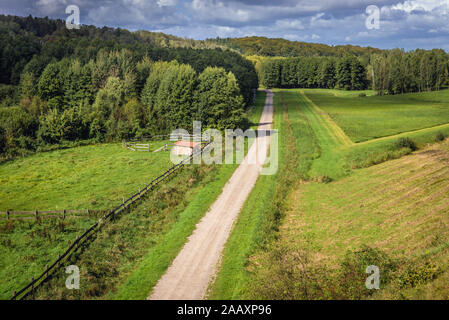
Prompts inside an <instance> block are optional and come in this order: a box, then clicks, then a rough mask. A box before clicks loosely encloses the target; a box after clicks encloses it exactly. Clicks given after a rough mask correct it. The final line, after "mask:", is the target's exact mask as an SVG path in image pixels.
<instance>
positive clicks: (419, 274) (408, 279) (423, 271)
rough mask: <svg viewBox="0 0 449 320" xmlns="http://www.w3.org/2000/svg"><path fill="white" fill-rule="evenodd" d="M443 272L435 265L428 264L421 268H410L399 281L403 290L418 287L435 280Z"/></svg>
mask: <svg viewBox="0 0 449 320" xmlns="http://www.w3.org/2000/svg"><path fill="white" fill-rule="evenodd" d="M440 272H441V270H440V269H439V268H438V267H437V266H436V265H434V264H432V263H430V262H426V263H425V264H424V265H421V266H416V265H413V266H410V267H409V268H407V269H406V270H405V272H404V273H402V274H401V275H400V277H399V279H398V281H399V285H400V287H401V288H406V287H412V288H414V287H416V286H418V285H421V284H425V283H427V282H428V281H430V280H433V279H435V278H436V277H437V276H438V274H439V273H440Z"/></svg>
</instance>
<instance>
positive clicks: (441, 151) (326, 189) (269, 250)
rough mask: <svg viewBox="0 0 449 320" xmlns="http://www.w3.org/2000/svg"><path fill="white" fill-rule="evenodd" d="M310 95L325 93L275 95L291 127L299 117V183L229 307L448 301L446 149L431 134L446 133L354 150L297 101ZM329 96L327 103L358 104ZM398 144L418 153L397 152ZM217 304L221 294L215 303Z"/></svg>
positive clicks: (333, 125) (328, 122) (310, 106)
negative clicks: (274, 302)
mask: <svg viewBox="0 0 449 320" xmlns="http://www.w3.org/2000/svg"><path fill="white" fill-rule="evenodd" d="M318 91H322V92H324V93H326V94H327V93H332V90H326V91H324V90H304V91H303V90H279V91H277V94H278V95H279V96H281V98H280V100H282V101H284V102H285V104H286V105H287V110H288V117H289V118H290V119H291V120H292V124H293V127H294V126H298V125H300V122H297V119H300V118H302V119H304V120H306V122H305V123H301V128H302V129H305V128H308V129H309V130H307V132H302V133H301V134H300V135H299V136H297V135H295V134H293V135H292V136H293V137H294V139H295V140H296V141H297V143H298V144H297V148H296V153H297V154H296V156H297V157H298V159H301V161H300V163H299V165H298V166H296V167H295V166H291V167H289V171H290V175H292V176H293V175H295V174H298V173H299V176H300V177H301V178H300V179H297V180H296V183H294V184H291V185H290V186H289V187H288V189H287V190H286V192H284V194H285V195H284V197H285V198H286V200H285V202H284V203H283V205H282V206H279V208H278V210H277V212H276V215H277V216H278V217H279V222H278V224H277V225H275V226H274V227H273V229H272V237H273V239H274V240H273V241H271V242H270V243H266V244H265V246H264V247H263V248H259V249H258V250H255V251H253V252H252V253H251V255H250V256H248V258H247V260H246V266H245V270H246V272H247V273H246V274H247V277H248V278H249V280H247V281H246V282H245V285H244V287H243V288H238V287H237V286H235V289H234V291H231V290H227V291H228V292H230V293H228V294H229V295H230V294H233V298H237V299H238V298H251V299H373V298H374V299H376V298H379V299H413V298H419V299H431V298H435V299H449V289H448V286H447V283H449V214H448V213H449V198H448V196H447V195H448V193H449V187H448V183H447V182H448V180H449V168H448V164H449V141H448V140H446V141H444V142H436V141H437V140H441V139H437V134H438V133H440V132H442V133H443V134H444V135H445V136H446V137H447V131H444V130H441V128H436V129H429V130H428V129H425V130H424V131H419V132H416V131H415V132H409V131H408V130H409V128H405V129H404V130H405V132H404V133H403V134H400V135H395V136H390V137H385V138H380V139H374V140H368V141H365V142H361V143H354V142H352V141H350V140H349V141H348V137H347V136H346V137H345V135H344V133H342V129H341V128H340V127H338V124H337V122H336V121H335V119H333V118H332V117H330V116H329V115H328V114H327V113H326V112H325V111H323V110H325V109H326V105H325V104H322V105H319V107H317V106H316V105H315V104H314V102H315V101H313V102H312V101H310V98H309V94H307V96H304V95H303V92H309V93H310V92H318ZM337 93H338V94H332V96H333V97H334V99H339V97H351V96H352V97H353V98H355V97H357V93H356V92H352V93H347V92H337ZM366 93H367V94H369V92H366ZM437 94H439V93H437ZM417 95H419V94H417ZM363 99H365V98H363ZM429 99H430V98H429ZM435 99H436V98H435ZM278 101H279V100H278ZM275 102H276V100H275ZM276 107H278V108H279V107H281V105H280V103H278V104H276ZM342 108H343V107H342ZM412 125H413V123H412ZM411 128H412V129H413V128H414V127H413V126H412V127H411ZM381 130H382V128H381V127H379V128H378V131H379V132H380V131H381ZM440 130H441V131H440ZM293 132H296V131H295V129H294V128H293ZM404 136H405V137H410V138H411V139H412V140H413V141H415V142H416V144H417V146H418V147H419V148H420V150H419V151H415V152H412V150H411V149H410V148H408V147H403V146H401V145H397V144H396V142H397V141H398V138H399V137H404ZM312 145H313V146H315V147H314V148H308V147H307V146H312ZM294 151H295V150H293V149H291V153H294ZM304 163H308V165H307V166H304V165H303V164H304ZM379 163H380V164H379ZM376 164H377V165H376ZM357 168H363V169H357ZM261 204H262V203H261ZM370 265H375V266H378V267H379V269H380V275H381V277H380V290H368V289H366V287H365V281H366V279H367V277H368V276H369V274H367V273H366V268H367V267H368V266H370ZM266 279H270V281H266ZM231 288H232V287H231ZM236 289H238V291H236ZM224 293H225V294H226V292H224ZM221 296H226V295H224V294H223V295H218V294H217V295H215V296H214V297H217V298H219V297H221Z"/></svg>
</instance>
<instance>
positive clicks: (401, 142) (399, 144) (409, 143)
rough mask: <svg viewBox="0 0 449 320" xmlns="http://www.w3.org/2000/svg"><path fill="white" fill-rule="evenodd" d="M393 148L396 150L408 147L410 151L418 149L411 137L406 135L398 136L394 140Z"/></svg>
mask: <svg viewBox="0 0 449 320" xmlns="http://www.w3.org/2000/svg"><path fill="white" fill-rule="evenodd" d="M395 148H396V149H397V150H400V149H404V148H408V149H410V150H412V151H415V150H417V149H418V147H417V146H416V144H415V142H414V141H413V140H412V139H410V138H407V137H405V138H399V139H398V140H397V141H396V143H395Z"/></svg>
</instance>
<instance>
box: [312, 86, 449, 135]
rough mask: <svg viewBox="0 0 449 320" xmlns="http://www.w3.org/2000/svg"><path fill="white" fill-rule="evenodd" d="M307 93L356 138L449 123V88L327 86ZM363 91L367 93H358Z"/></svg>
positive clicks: (344, 129)
mask: <svg viewBox="0 0 449 320" xmlns="http://www.w3.org/2000/svg"><path fill="white" fill-rule="evenodd" d="M304 93H305V94H306V95H307V97H308V98H310V99H311V100H312V101H313V102H314V103H315V104H316V105H317V106H319V107H320V108H321V109H322V110H324V111H325V112H326V113H328V114H329V115H330V116H331V117H332V119H333V120H334V121H335V122H336V123H337V124H338V125H339V126H340V127H341V128H342V129H343V131H344V132H345V133H346V134H347V135H348V136H349V137H350V138H351V140H352V141H353V142H362V141H368V140H371V139H375V138H380V137H386V136H391V135H395V134H399V133H402V132H408V131H414V130H419V129H424V128H429V127H434V126H438V125H442V124H447V123H449V90H443V91H437V92H425V93H410V94H403V95H388V96H374V95H370V94H372V93H370V92H369V91H368V92H367V91H355V92H344V91H337V90H324V89H323V90H320V89H313V90H308V89H305V90H304ZM360 94H366V95H367V96H366V97H359V95H360ZM448 128H449V125H448Z"/></svg>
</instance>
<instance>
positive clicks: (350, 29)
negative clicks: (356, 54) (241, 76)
mask: <svg viewBox="0 0 449 320" xmlns="http://www.w3.org/2000/svg"><path fill="white" fill-rule="evenodd" d="M72 4H73V5H77V6H78V7H79V8H80V17H81V23H82V24H93V25H96V26H104V25H107V26H112V27H122V28H127V29H129V30H138V29H145V30H150V31H162V32H165V33H170V34H174V35H177V36H181V37H188V38H194V39H205V38H212V37H217V36H219V37H243V36H253V35H258V36H266V37H271V38H277V37H281V38H286V39H289V40H299V41H308V42H318V43H326V44H331V45H335V44H347V43H349V44H357V45H362V46H367V45H370V46H374V47H379V48H393V47H400V48H405V49H407V50H411V49H415V48H426V49H430V48H443V49H445V50H447V51H449V0H406V1H404V0H278V1H275V0H230V1H225V0H98V1H88V0H0V13H1V14H15V15H21V16H24V15H29V14H32V15H33V16H40V17H44V16H49V17H52V18H63V19H65V18H66V17H67V16H68V14H66V13H65V9H66V7H67V6H68V5H72ZM370 5H374V6H377V7H378V8H379V9H380V24H379V29H372V28H371V29H368V28H367V27H366V20H367V18H368V17H369V14H368V13H367V12H366V9H367V7H368V6H370Z"/></svg>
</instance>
